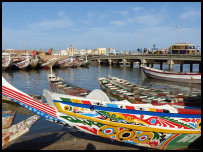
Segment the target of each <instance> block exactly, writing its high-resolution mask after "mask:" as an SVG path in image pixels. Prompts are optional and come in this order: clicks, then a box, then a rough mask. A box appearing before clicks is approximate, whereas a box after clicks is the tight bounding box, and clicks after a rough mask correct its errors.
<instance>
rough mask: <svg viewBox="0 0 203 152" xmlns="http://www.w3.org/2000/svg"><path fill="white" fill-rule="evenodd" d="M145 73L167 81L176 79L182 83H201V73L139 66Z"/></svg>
mask: <svg viewBox="0 0 203 152" xmlns="http://www.w3.org/2000/svg"><path fill="white" fill-rule="evenodd" d="M141 68H142V69H143V71H144V73H145V75H146V76H147V77H150V78H155V79H162V80H168V81H177V82H184V83H197V84H201V73H178V72H169V71H164V70H158V69H154V68H150V67H146V66H141Z"/></svg>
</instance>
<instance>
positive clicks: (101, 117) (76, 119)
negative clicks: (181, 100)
mask: <svg viewBox="0 0 203 152" xmlns="http://www.w3.org/2000/svg"><path fill="white" fill-rule="evenodd" d="M2 95H4V96H7V97H9V98H11V99H12V100H13V101H15V102H17V103H19V104H21V105H22V106H24V107H25V108H27V109H29V110H31V111H33V112H34V113H36V114H38V115H39V116H41V117H43V118H45V119H46V120H50V121H51V120H52V121H53V122H56V123H59V124H63V125H65V126H67V127H72V128H75V129H77V130H80V131H83V132H86V133H89V134H93V135H97V136H101V137H104V138H109V139H112V140H117V141H120V142H124V143H127V144H133V145H138V146H143V147H150V148H154V149H166V150H167V149H168V150H173V149H184V148H188V147H189V146H190V144H192V143H193V142H195V141H196V140H197V139H199V138H201V109H199V108H192V107H186V106H178V107H175V105H173V106H170V105H162V106H153V105H152V104H131V103H130V102H128V101H127V100H123V101H114V102H112V101H110V100H107V99H104V98H102V97H103V95H102V96H101V98H100V97H98V96H99V94H98V92H97V91H96V92H95V91H94V90H93V91H92V92H91V93H90V94H89V95H88V96H86V97H77V96H72V95H66V94H58V93H52V92H50V91H48V90H43V96H44V97H45V98H46V100H47V102H48V105H45V104H43V103H39V102H37V101H36V100H34V99H32V98H30V97H29V96H28V95H27V94H25V93H24V92H22V91H20V90H18V89H16V88H15V87H13V86H12V85H10V84H9V83H8V82H7V81H6V80H5V79H4V78H3V77H2Z"/></svg>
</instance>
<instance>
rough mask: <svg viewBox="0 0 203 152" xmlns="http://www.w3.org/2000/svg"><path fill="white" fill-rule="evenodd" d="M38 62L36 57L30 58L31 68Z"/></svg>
mask: <svg viewBox="0 0 203 152" xmlns="http://www.w3.org/2000/svg"><path fill="white" fill-rule="evenodd" d="M38 64H39V59H38V58H34V59H31V60H30V66H31V68H33V69H34V68H36V67H37V66H38Z"/></svg>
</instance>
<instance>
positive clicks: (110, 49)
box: [108, 48, 116, 53]
mask: <svg viewBox="0 0 203 152" xmlns="http://www.w3.org/2000/svg"><path fill="white" fill-rule="evenodd" d="M115 51H116V49H115V48H109V49H108V52H109V53H110V52H115Z"/></svg>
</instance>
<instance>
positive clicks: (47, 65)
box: [41, 58, 57, 69]
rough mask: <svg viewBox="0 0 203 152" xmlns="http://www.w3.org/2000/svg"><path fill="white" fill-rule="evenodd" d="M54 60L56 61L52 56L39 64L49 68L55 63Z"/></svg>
mask: <svg viewBox="0 0 203 152" xmlns="http://www.w3.org/2000/svg"><path fill="white" fill-rule="evenodd" d="M56 62H57V58H52V59H50V60H48V61H47V62H46V63H43V64H41V66H42V68H43V69H50V68H51V67H52V66H54V65H55V63H56Z"/></svg>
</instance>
